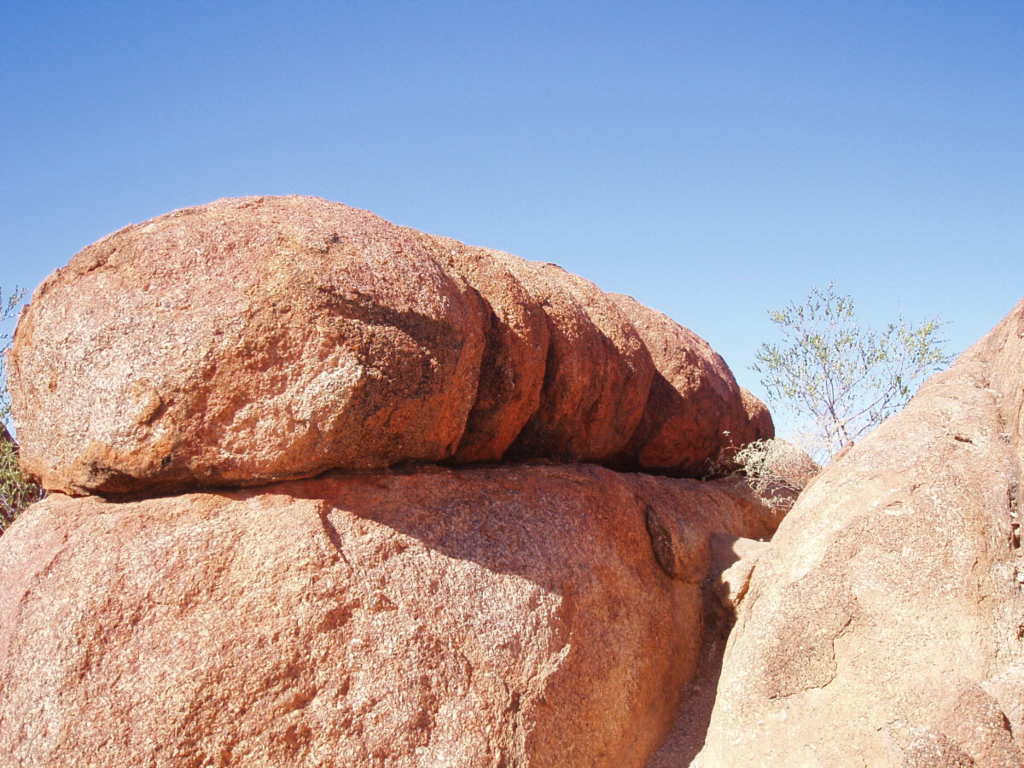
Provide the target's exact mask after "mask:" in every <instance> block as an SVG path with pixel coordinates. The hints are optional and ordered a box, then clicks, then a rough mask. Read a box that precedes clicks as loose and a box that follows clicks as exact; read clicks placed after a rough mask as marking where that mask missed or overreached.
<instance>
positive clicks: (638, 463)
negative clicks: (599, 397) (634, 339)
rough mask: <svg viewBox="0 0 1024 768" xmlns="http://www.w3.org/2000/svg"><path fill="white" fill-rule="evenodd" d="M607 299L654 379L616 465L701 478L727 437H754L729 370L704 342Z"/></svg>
mask: <svg viewBox="0 0 1024 768" xmlns="http://www.w3.org/2000/svg"><path fill="white" fill-rule="evenodd" d="M609 295H610V296H611V298H612V299H613V300H614V301H615V304H616V306H617V307H618V308H619V309H620V310H621V311H622V313H623V314H624V315H625V316H626V317H628V318H629V320H630V321H631V322H632V323H633V325H634V326H635V327H636V329H637V332H638V333H639V334H640V338H641V339H643V341H644V344H646V346H647V349H648V350H649V351H650V354H651V358H652V360H653V361H654V365H655V368H656V369H657V372H658V373H657V375H656V376H655V377H654V381H653V383H652V384H651V389H650V395H649V396H648V399H647V403H646V406H645V408H644V411H643V417H642V419H641V421H640V424H639V426H638V428H637V429H636V431H635V432H634V433H633V436H632V438H631V439H630V442H629V445H628V446H627V447H626V450H625V457H624V464H625V465H626V466H630V465H632V467H633V468H637V467H645V468H649V469H654V468H657V469H661V470H667V471H671V472H674V473H677V474H680V475H686V476H700V475H702V474H708V473H709V471H710V470H711V467H710V462H712V461H714V460H716V459H718V457H719V456H720V454H721V453H722V451H723V450H724V449H726V448H727V447H728V446H729V444H730V442H731V440H733V439H734V438H733V434H734V433H735V434H736V435H737V436H739V433H740V432H741V431H742V432H744V433H745V432H747V431H751V432H760V431H761V425H760V424H758V425H751V417H750V416H749V415H748V413H747V410H746V407H745V406H746V402H745V401H744V399H743V397H742V395H741V392H740V388H739V386H737V384H736V380H735V379H734V378H733V375H732V371H730V370H729V366H727V365H726V364H725V361H724V360H723V359H722V358H721V356H720V355H718V354H717V353H716V352H715V351H714V350H713V349H711V346H710V345H709V344H708V343H707V342H706V341H704V339H702V338H700V337H699V336H698V335H697V334H695V333H694V332H693V331H690V330H688V329H686V328H684V327H683V326H681V325H679V323H677V322H675V321H674V320H673V319H672V318H670V317H668V316H666V315H663V314H662V313H661V312H658V311H656V310H653V309H650V308H649V307H645V306H644V305H643V304H641V303H640V302H638V301H636V299H634V298H632V297H630V296H622V295H619V294H609ZM748 395H749V393H748ZM749 397H750V398H753V400H756V399H757V398H754V397H753V395H749ZM758 402H759V401H758ZM768 423H769V424H770V423H771V420H770V417H769V422H768ZM746 442H749V440H747V441H746Z"/></svg>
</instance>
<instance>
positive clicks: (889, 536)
mask: <svg viewBox="0 0 1024 768" xmlns="http://www.w3.org/2000/svg"><path fill="white" fill-rule="evenodd" d="M1022 413H1024V302H1021V303H1020V304H1018V305H1017V307H1016V308H1015V309H1014V310H1013V311H1012V312H1011V313H1010V314H1009V315H1008V316H1007V317H1006V319H1005V320H1003V321H1002V322H1001V323H1000V324H999V325H998V326H996V328H995V329H994V330H992V331H991V332H990V333H989V334H988V335H987V336H986V337H985V338H984V339H982V340H981V341H980V342H978V343H977V344H976V345H974V346H973V347H972V348H971V349H970V350H968V351H967V352H965V353H964V354H963V355H962V356H961V357H960V359H959V360H958V361H957V362H956V363H955V365H954V366H953V367H952V368H951V369H950V370H948V371H946V372H944V373H942V374H939V375H937V376H934V377H932V378H931V379H930V380H929V381H928V382H926V383H925V385H924V386H923V387H922V388H921V390H920V392H919V393H918V394H917V396H916V397H915V398H914V399H913V400H912V401H911V402H910V404H909V405H908V406H907V407H906V408H905V409H904V410H903V411H902V412H900V413H899V414H897V415H896V416H894V417H892V418H891V419H889V420H888V421H887V422H886V423H884V424H883V425H881V426H880V427H878V428H877V429H876V430H875V431H874V432H872V433H871V434H870V435H869V436H868V437H867V438H865V439H864V440H863V441H862V442H861V443H859V444H857V445H856V446H854V447H853V448H852V449H851V450H850V451H849V452H848V453H846V454H845V455H844V456H842V457H841V458H839V459H837V460H835V461H833V462H832V463H831V464H830V465H829V466H828V467H826V469H825V470H824V472H823V473H822V474H821V475H819V476H818V478H817V479H816V480H815V482H814V483H813V484H811V486H810V487H809V488H808V489H807V490H806V491H805V492H804V494H803V495H802V496H801V497H800V499H799V500H798V502H797V503H796V505H795V506H794V508H793V510H792V511H791V512H790V513H789V515H788V516H787V518H786V519H785V521H784V522H783V523H782V525H781V526H780V528H779V530H778V533H777V534H776V536H775V538H774V539H773V541H772V545H771V548H770V550H769V551H768V552H767V553H765V554H764V555H763V556H762V557H761V558H760V560H759V561H758V563H757V565H756V567H755V568H754V571H753V576H752V578H751V583H750V588H749V593H748V595H747V597H746V599H745V601H744V602H743V604H742V605H741V607H740V611H739V618H738V621H737V624H736V628H735V629H734V630H733V634H732V636H731V637H730V640H729V647H728V650H727V652H726V655H725V660H724V663H723V670H722V677H721V681H720V683H719V687H718V699H717V702H716V704H715V710H714V714H713V717H712V720H711V725H710V729H709V731H708V734H707V745H706V747H705V750H704V753H703V755H702V759H703V761H704V762H703V765H705V766H708V767H709V768H710V767H712V766H762V765H780V766H781V765H821V766H826V765H827V766H840V765H842V766H846V765H872V766H874V765H877V766H904V767H905V768H911V767H912V766H917V767H920V768H928V767H931V768H937V767H938V766H951V765H973V766H977V767H978V768H981V767H982V766H1020V765H1024V642H1022V639H1021V638H1022V637H1024V621H1022V617H1024V595H1022V589H1021V584H1022V583H1024V550H1022V548H1021V525H1022V514H1024V513H1022V511H1021V507H1020V503H1019V498H1020V478H1021V476H1022V473H1024V419H1022Z"/></svg>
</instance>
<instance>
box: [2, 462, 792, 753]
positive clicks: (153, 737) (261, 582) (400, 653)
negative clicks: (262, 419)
mask: <svg viewBox="0 0 1024 768" xmlns="http://www.w3.org/2000/svg"><path fill="white" fill-rule="evenodd" d="M704 510H706V511H710V512H712V514H706V515H702V514H701V512H702V511H704ZM775 523H776V520H775V519H774V517H773V513H771V511H770V510H766V509H763V508H760V507H758V506H757V505H756V504H754V503H752V502H751V500H750V497H749V494H747V493H746V492H744V490H743V488H742V487H741V486H737V485H733V484H730V483H698V482H696V481H687V480H670V479H664V478H662V479H657V478H651V477H644V476H639V475H637V476H630V475H619V474H616V473H614V472H611V471H609V470H605V469H601V468H597V467H592V466H583V467H575V466H535V467H518V468H516V467H508V468H496V469H463V470H458V471H456V470H444V469H437V468H424V469H420V470H415V471H409V472H405V473H401V472H376V473H364V474H350V475H334V476H331V475H329V476H326V477H323V478H318V479H315V480H301V481H295V482H290V483H279V484H276V485H272V486H267V487H263V488H260V489H252V490H239V491H231V492H222V493H209V494H186V495H180V496H174V497H167V498H157V499H149V500H143V501H134V502H122V503H113V502H104V501H102V500H100V499H98V498H95V497H88V498H80V499H72V498H68V497H66V496H62V495H60V494H53V495H51V496H50V497H48V498H47V499H45V500H44V501H42V502H40V503H39V504H37V505H35V506H33V507H32V508H30V509H29V510H28V511H27V512H26V513H24V515H23V516H22V517H21V518H20V519H19V520H18V521H17V522H16V524H15V525H14V526H13V527H12V528H11V530H10V531H9V532H8V533H7V534H6V535H5V536H4V537H3V538H2V539H0V756H2V757H0V765H2V766H4V768H6V766H8V765H10V766H14V765H40V766H42V765H61V766H65V768H76V767H77V766H83V767H84V766H91V765H104V766H135V765H150V766H154V767H155V768H164V767H166V768H172V767H173V768H182V767H183V766H184V767H186V768H187V767H189V766H195V767H196V768H198V767H199V766H207V765H225V766H227V765H238V766H247V767H252V766H275V767H276V768H287V767H288V766H303V767H305V766H333V765H379V766H389V767H390V766H423V767H424V768H427V767H428V766H431V767H432V766H441V765H472V766H495V768H497V767H498V766H509V765H550V766H563V765H564V766H575V765H580V766H583V765H586V766H607V767H608V768H622V767H626V768H628V767H629V766H642V765H643V764H644V762H645V760H646V759H647V758H648V757H649V756H650V754H651V753H652V752H653V751H654V749H655V748H656V747H657V745H658V743H659V742H660V740H661V739H662V737H663V736H664V734H665V732H666V731H667V729H668V726H669V724H670V722H671V719H672V715H673V713H674V711H675V708H676V705H677V704H678V701H679V697H680V695H681V692H682V690H683V688H684V686H685V684H686V682H687V680H688V679H689V677H690V676H692V674H693V671H694V668H695V665H696V661H697V654H698V650H699V648H700V644H701V637H702V625H701V589H700V586H699V583H700V580H701V579H702V578H703V575H704V574H703V571H702V570H701V568H705V569H706V567H707V564H706V562H705V563H704V564H703V565H700V564H697V565H695V564H694V563H687V562H685V557H686V555H685V553H686V552H688V551H689V552H694V553H696V554H695V555H694V557H696V558H698V559H699V558H700V557H701V555H700V553H701V552H703V551H704V550H705V549H706V547H707V542H708V540H709V539H710V536H711V533H712V532H713V531H715V530H719V529H729V530H726V531H723V532H730V533H733V534H742V533H746V534H747V535H752V536H758V535H764V533H765V532H767V531H770V530H771V529H772V528H773V527H774V525H775ZM680 531H682V532H684V533H685V534H686V535H680ZM652 532H656V533H658V535H659V536H660V537H661V543H660V545H659V550H658V551H657V552H656V548H655V547H654V546H652ZM666 564H676V566H677V567H676V569H675V570H676V571H678V572H679V573H678V574H677V577H676V578H673V577H672V576H670V575H669V573H668V571H667V570H666Z"/></svg>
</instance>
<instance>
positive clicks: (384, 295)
mask: <svg viewBox="0 0 1024 768" xmlns="http://www.w3.org/2000/svg"><path fill="white" fill-rule="evenodd" d="M483 315H484V307H483V304H482V302H481V301H480V300H479V298H478V296H477V294H476V293H475V292H474V291H472V290H471V289H470V288H469V287H468V286H467V285H466V284H465V282H464V281H462V280H461V279H460V278H459V277H458V276H453V275H451V274H449V273H448V272H446V271H445V270H444V269H443V268H442V267H441V265H439V264H438V263H437V261H436V260H435V259H433V258H432V257H431V256H430V255H429V254H428V253H426V252H425V250H424V249H423V248H422V247H421V245H420V244H419V243H418V242H417V240H416V239H415V238H413V237H411V236H410V235H409V234H408V233H407V232H406V231H405V230H402V229H401V228H399V227H396V226H394V225H391V224H388V223H387V222H385V221H383V220H382V219H379V218H377V217H376V216H373V215H372V214H370V213H367V212H365V211H357V210H354V209H351V208H347V207H345V206H337V205H334V204H331V203H327V202H326V201H322V200H317V199H315V198H299V197H291V198H247V199H242V200H223V201H220V202H217V203H212V204H210V205H206V206H202V207H199V208H189V209H186V210H183V211H177V212H175V213H171V214H168V215H166V216H161V217H159V218H157V219H154V220H152V221H150V222H147V223H145V224H141V225H137V226H132V227H128V228H126V229H123V230H121V231H120V232H117V233H115V234H113V235H111V236H109V237H107V238H104V239H103V240H101V241H99V242H98V243H96V244H95V245H92V246H89V247H88V248H86V249H85V250H83V251H82V252H81V253H79V254H78V255H77V256H75V258H74V259H73V260H72V261H71V263H70V264H69V265H68V266H67V267H65V268H64V269H61V270H59V271H58V272H57V273H55V274H54V275H51V276H50V277H49V278H48V279H47V280H46V281H45V282H44V283H43V284H42V285H41V286H40V287H39V288H38V289H37V290H36V292H35V294H34V295H33V297H32V303H31V304H30V305H29V306H28V307H27V308H26V309H25V310H24V311H23V313H22V316H21V318H20V320H19V323H18V328H17V331H16V333H15V338H14V344H13V348H12V350H11V353H10V356H9V376H10V381H11V395H12V401H13V405H14V415H15V422H16V424H17V431H18V436H19V439H20V442H21V446H22V466H23V468H24V469H25V470H26V471H27V472H28V473H29V474H30V475H32V476H34V477H38V478H40V479H41V480H42V483H43V485H44V486H45V487H46V488H47V489H49V490H60V491H66V492H70V493H82V492H87V491H95V492H101V493H124V492H131V491H139V490H143V489H145V490H154V489H173V488H188V487H195V486H196V485H203V486H219V485H251V484H256V483H261V482H267V481H270V480H274V479H279V478H284V477H301V476H308V475H314V474H317V473H319V472H322V471H324V470H326V469H329V468H332V467H340V466H344V467H352V468H357V467H378V466H384V465H389V464H393V463H397V462H400V461H406V460H426V461H437V460H441V459H445V458H448V457H450V456H451V455H452V454H453V453H454V452H455V450H456V448H457V446H458V443H459V440H460V438H461V437H462V433H463V430H464V428H465V423H466V418H467V415H468V413H469V412H470V409H471V408H472V405H473V402H474V399H475V397H476V388H477V379H478V377H479V370H480V361H481V358H482V355H483V350H484V330H483Z"/></svg>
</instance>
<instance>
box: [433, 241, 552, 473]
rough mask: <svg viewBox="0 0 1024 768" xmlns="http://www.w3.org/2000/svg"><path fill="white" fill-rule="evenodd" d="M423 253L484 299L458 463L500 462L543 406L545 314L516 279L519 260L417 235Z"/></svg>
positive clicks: (545, 355) (546, 354) (547, 333)
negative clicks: (479, 350)
mask: <svg viewBox="0 0 1024 768" xmlns="http://www.w3.org/2000/svg"><path fill="white" fill-rule="evenodd" d="M416 236H417V237H418V239H419V241H420V242H421V243H422V244H423V247H424V249H425V250H426V251H427V252H428V253H430V254H431V255H433V256H434V258H435V259H436V260H437V261H438V262H439V263H440V264H442V265H443V266H444V267H445V269H447V270H448V272H450V273H452V274H456V275H459V276H461V277H462V278H464V279H465V280H466V282H467V283H468V284H469V285H470V286H471V287H472V288H473V289H474V290H475V291H477V292H478V293H479V294H480V296H481V297H482V298H483V300H484V302H485V304H486V306H487V308H488V309H489V311H488V312H487V313H486V316H485V318H484V319H485V326H484V331H485V337H486V340H487V341H486V346H485V348H484V354H483V359H482V361H481V364H480V381H479V386H478V387H477V393H476V400H475V402H474V403H473V408H472V410H471V411H470V412H469V418H468V421H467V423H466V431H465V434H463V436H462V440H461V441H460V442H459V447H458V450H457V451H456V453H455V456H454V460H455V461H457V462H469V461H488V460H497V459H500V458H501V457H502V456H503V455H504V454H505V451H506V450H507V449H508V447H509V446H510V445H511V444H512V442H513V441H514V440H515V439H516V437H517V436H518V435H519V433H520V432H521V431H522V429H523V427H524V426H525V425H526V422H527V421H528V420H529V419H530V417H531V416H533V414H534V413H536V412H537V409H538V408H539V407H540V399H541V388H542V387H543V385H544V374H545V370H546V361H547V357H548V344H549V340H550V332H549V330H548V322H547V315H546V314H545V312H544V309H543V308H542V307H541V305H540V304H539V303H537V302H536V301H534V299H533V298H532V297H531V295H530V293H529V292H528V291H527V289H526V288H525V287H524V286H523V285H522V283H520V281H519V280H518V279H517V278H516V277H515V276H514V275H513V267H512V265H513V264H515V263H517V262H521V261H522V260H521V259H518V258H516V257H515V256H511V255H509V254H505V253H501V252H499V251H491V250H487V249H484V248H474V247H472V246H468V245H464V244H463V243H460V242H458V241H457V240H451V239H448V238H444V237H433V236H431V235H424V234H421V233H416Z"/></svg>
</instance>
